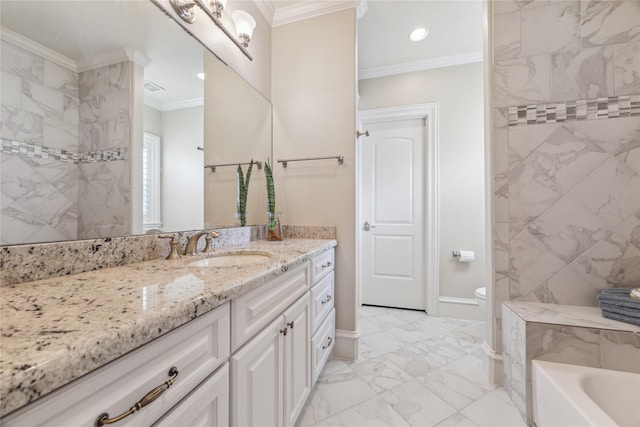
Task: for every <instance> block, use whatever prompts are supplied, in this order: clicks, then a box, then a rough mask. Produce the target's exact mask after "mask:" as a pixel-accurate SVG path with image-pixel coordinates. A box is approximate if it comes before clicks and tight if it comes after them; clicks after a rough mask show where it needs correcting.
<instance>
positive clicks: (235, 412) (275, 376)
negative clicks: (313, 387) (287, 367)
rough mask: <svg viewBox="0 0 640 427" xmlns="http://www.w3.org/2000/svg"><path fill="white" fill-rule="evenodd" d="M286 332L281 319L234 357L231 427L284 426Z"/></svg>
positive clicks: (232, 360) (232, 359) (232, 361)
mask: <svg viewBox="0 0 640 427" xmlns="http://www.w3.org/2000/svg"><path fill="white" fill-rule="evenodd" d="M284 330H285V328H284V324H283V323H282V316H280V317H278V318H277V319H276V320H275V321H273V322H272V323H271V324H269V325H268V326H267V327H266V328H265V329H264V330H263V331H262V332H260V333H259V334H258V335H257V336H256V337H254V338H253V339H252V340H251V341H249V342H248V343H247V344H246V345H245V346H244V347H242V348H241V349H240V350H239V351H237V352H236V353H235V354H234V355H233V356H231V407H232V410H231V423H232V425H234V426H238V427H248V426H265V427H277V426H282V425H284V422H283V405H282V396H283V383H282V378H283V375H282V374H283V372H282V368H283V354H282V351H283V347H284V335H283V332H281V331H284Z"/></svg>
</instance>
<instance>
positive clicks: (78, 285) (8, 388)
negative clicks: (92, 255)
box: [0, 239, 337, 416]
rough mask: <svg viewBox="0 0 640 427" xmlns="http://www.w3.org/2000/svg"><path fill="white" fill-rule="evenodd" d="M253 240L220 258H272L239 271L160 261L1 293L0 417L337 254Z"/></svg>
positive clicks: (308, 244) (301, 242)
mask: <svg viewBox="0 0 640 427" xmlns="http://www.w3.org/2000/svg"><path fill="white" fill-rule="evenodd" d="M336 244H337V243H336V241H335V240H312V239H291V240H288V239H287V240H284V241H282V242H267V241H253V242H250V243H247V244H244V245H240V246H232V247H226V248H222V249H217V250H216V252H215V254H213V255H214V256H215V255H219V254H224V253H229V252H237V251H248V252H258V253H260V252H266V253H268V254H270V255H271V257H269V258H267V259H266V260H265V261H260V262H257V263H255V264H250V265H243V266H242V267H237V266H233V267H192V266H189V265H188V264H189V263H190V262H193V261H194V260H197V259H199V258H202V257H183V258H181V259H179V260H175V261H167V260H155V261H145V262H140V263H134V264H129V265H125V266H121V267H114V268H105V269H102V270H97V271H90V272H86V273H79V274H74V275H70V276H63V277H56V278H51V279H45V280H38V281H34V282H26V283H21V284H18V285H11V286H5V287H2V288H1V289H0V293H1V297H2V298H1V301H0V319H1V324H0V332H1V333H2V335H1V347H0V351H1V353H0V416H1V415H5V414H8V413H9V412H11V411H13V410H15V409H18V408H20V407H22V406H24V405H26V404H28V403H30V402H32V401H34V400H36V399H37V398H39V397H41V396H44V395H45V394H47V393H49V392H51V391H53V390H55V389H57V388H59V387H61V386H63V385H65V384H68V383H69V382H71V381H73V380H74V379H76V378H79V377H80V376H82V375H84V374H86V373H88V372H90V371H93V370H95V369H96V368H99V367H100V366H103V365H105V364H106V363H108V362H110V361H112V360H114V359H116V358H117V357H119V356H122V355H124V354H126V353H128V352H130V351H132V350H134V349H136V348H138V347H140V346H142V345H143V344H145V343H147V342H149V341H151V340H153V339H154V338H157V337H159V336H160V335H163V334H165V333H167V332H169V331H171V330H172V329H174V328H176V327H178V326H180V325H182V324H184V323H186V322H188V321H190V320H192V319H195V318H196V317H198V316H200V315H202V314H204V313H206V312H208V311H210V310H212V309H213V308H215V307H217V306H219V305H221V304H223V303H225V302H226V301H229V300H231V299H233V298H235V297H237V296H239V295H242V294H244V293H246V292H248V291H250V290H252V289H254V288H256V287H258V286H260V285H261V284H263V283H266V282H267V281H269V280H271V279H272V278H274V277H276V276H279V275H281V274H282V273H283V272H285V271H287V270H288V269H290V268H293V267H295V266H297V265H300V264H303V263H304V262H305V261H307V260H309V259H311V258H312V257H314V256H315V255H318V254H320V253H322V252H324V251H325V250H327V249H330V248H332V247H334V246H336Z"/></svg>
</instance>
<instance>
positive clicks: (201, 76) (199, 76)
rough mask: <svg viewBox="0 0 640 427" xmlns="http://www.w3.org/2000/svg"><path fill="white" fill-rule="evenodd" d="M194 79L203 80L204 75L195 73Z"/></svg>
mask: <svg viewBox="0 0 640 427" xmlns="http://www.w3.org/2000/svg"><path fill="white" fill-rule="evenodd" d="M196 77H197V78H199V79H200V80H204V73H197V74H196Z"/></svg>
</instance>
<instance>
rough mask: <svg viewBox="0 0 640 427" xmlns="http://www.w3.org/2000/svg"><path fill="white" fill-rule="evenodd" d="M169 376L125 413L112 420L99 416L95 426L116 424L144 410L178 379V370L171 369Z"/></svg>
mask: <svg viewBox="0 0 640 427" xmlns="http://www.w3.org/2000/svg"><path fill="white" fill-rule="evenodd" d="M169 375H170V376H171V378H169V380H167V381H165V382H164V383H163V384H160V385H159V386H158V387H156V388H154V389H153V390H151V391H150V392H149V393H147V394H145V395H144V396H143V397H142V399H140V400H139V401H138V403H136V404H135V405H133V406H132V407H131V409H129V410H128V411H127V412H123V413H122V414H120V415H118V416H117V417H113V418H109V414H108V413H106V412H103V413H102V414H100V415H99V416H98V418H96V422H95V426H96V427H100V426H103V425H105V424H113V423H117V422H118V421H120V420H122V419H124V418H127V417H128V416H129V415H132V414H135V413H136V412H138V411H139V410H140V409H142V408H144V407H145V406H147V405H148V404H150V403H151V402H153V401H154V400H156V399H157V398H159V397H160V396H161V395H162V393H164V392H165V390H166V389H168V388H169V387H171V386H172V385H173V383H174V382H176V378H178V368H176V367H175V366H173V367H171V369H169Z"/></svg>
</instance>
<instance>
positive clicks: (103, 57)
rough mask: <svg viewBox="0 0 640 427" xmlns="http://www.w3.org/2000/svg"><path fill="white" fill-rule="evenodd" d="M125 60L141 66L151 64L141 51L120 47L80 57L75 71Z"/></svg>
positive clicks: (87, 69)
mask: <svg viewBox="0 0 640 427" xmlns="http://www.w3.org/2000/svg"><path fill="white" fill-rule="evenodd" d="M126 61H131V62H134V63H136V64H138V65H140V66H142V67H146V66H147V65H149V64H151V59H149V58H148V57H146V56H145V55H143V54H142V53H140V52H138V51H135V50H133V49H129V48H127V47H120V48H116V49H111V50H107V51H105V52H100V53H98V54H95V55H91V56H85V57H83V58H80V59H78V60H77V61H76V69H77V72H79V73H82V72H84V71H89V70H94V69H96V68H101V67H106V66H109V65H113V64H119V63H121V62H126Z"/></svg>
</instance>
